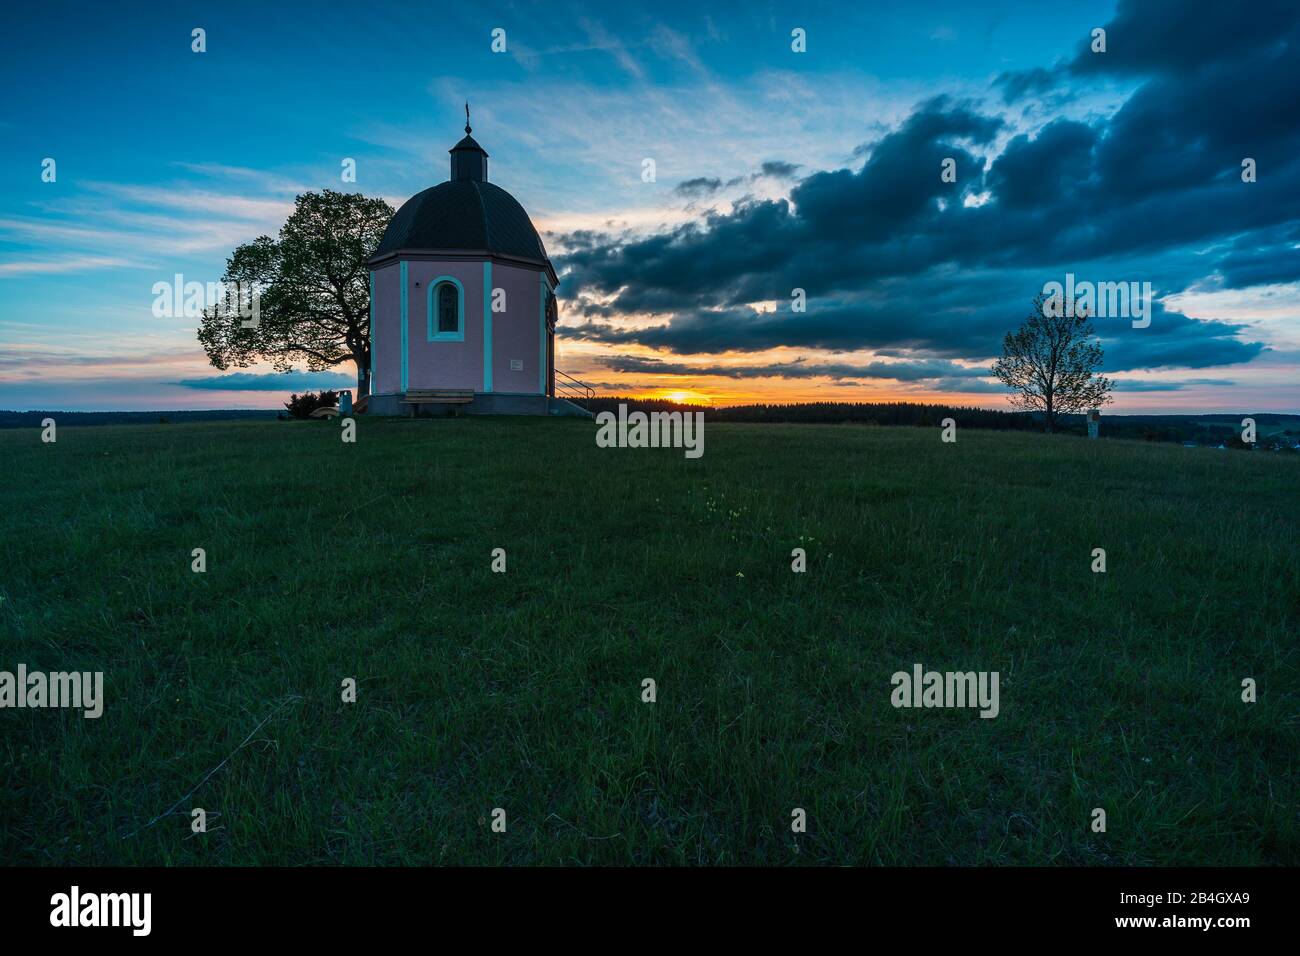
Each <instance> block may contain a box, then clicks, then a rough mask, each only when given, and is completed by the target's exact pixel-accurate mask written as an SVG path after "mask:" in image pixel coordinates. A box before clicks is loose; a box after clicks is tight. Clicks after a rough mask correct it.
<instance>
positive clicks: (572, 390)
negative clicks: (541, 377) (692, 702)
mask: <svg viewBox="0 0 1300 956" xmlns="http://www.w3.org/2000/svg"><path fill="white" fill-rule="evenodd" d="M555 375H556V379H555V391H556V395H557V397H558V398H566V399H569V400H570V401H575V400H576V401H583V402H589V401H591V400H592V399H593V398H595V397H596V390H595V389H594V388H592V387H591V386H590V385H588V384H587V383H586V382H580V381H578V380H577V379H576V378H574V377H573V376H572V375H570V374H568V373H567V372H561V371H560V370H559V369H558V368H557V369H555ZM561 376H562V377H563V378H564V379H565V380H564V381H561V380H560V377H561Z"/></svg>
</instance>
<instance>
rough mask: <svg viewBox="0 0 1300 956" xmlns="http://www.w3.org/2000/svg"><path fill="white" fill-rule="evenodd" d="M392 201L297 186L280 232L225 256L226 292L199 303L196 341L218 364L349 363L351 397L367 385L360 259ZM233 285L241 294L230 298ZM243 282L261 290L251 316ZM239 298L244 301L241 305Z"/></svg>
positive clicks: (375, 239)
mask: <svg viewBox="0 0 1300 956" xmlns="http://www.w3.org/2000/svg"><path fill="white" fill-rule="evenodd" d="M392 217H393V207H392V206H390V205H389V204H388V203H386V202H385V201H384V200H382V199H370V198H367V197H366V196H362V195H360V194H358V193H341V192H334V191H333V190H329V189H326V190H324V191H322V192H318V193H316V192H308V193H303V194H302V195H301V196H299V197H298V198H297V199H296V200H295V202H294V209H293V213H292V214H291V215H290V216H289V218H288V220H286V222H285V224H284V225H283V226H282V227H281V228H280V234H279V236H278V238H275V239H272V238H271V237H270V236H259V237H258V238H257V239H254V240H253V241H252V242H248V243H245V244H243V245H241V246H240V247H239V248H237V249H236V250H235V251H234V253H232V254H231V256H230V258H229V259H227V260H226V272H225V275H224V276H223V280H224V282H225V284H226V289H227V299H226V301H223V302H221V303H219V304H218V305H216V306H214V307H212V308H209V309H206V310H204V313H203V319H202V324H201V325H200V326H199V342H200V343H201V344H202V345H203V348H204V350H205V351H206V352H207V353H208V361H210V362H211V363H212V364H213V365H214V366H216V367H217V368H219V369H228V368H230V367H232V366H234V367H237V368H247V367H248V366H250V365H252V364H254V363H256V362H262V361H265V362H270V363H271V366H272V367H273V368H275V369H276V370H277V371H281V372H284V371H289V370H290V369H293V368H294V367H296V366H297V365H299V364H304V365H306V367H307V369H308V370H309V371H313V372H321V371H325V370H326V369H330V368H334V367H335V366H338V365H342V364H343V363H344V362H355V363H356V366H357V396H358V397H360V396H362V395H366V394H368V393H369V391H370V382H369V375H370V277H369V272H368V270H367V269H366V265H365V263H366V259H367V258H369V256H370V255H371V254H372V253H373V252H374V251H375V248H376V247H377V246H378V245H379V240H380V239H381V238H382V237H383V235H384V229H385V228H387V226H388V222H389V220H391V219H392ZM232 288H237V289H238V290H239V292H240V295H242V296H243V297H244V301H243V302H240V301H239V300H238V297H235V298H233V299H232V298H231V296H230V290H231V289H232ZM250 290H252V291H256V292H257V293H258V295H259V296H260V301H259V314H258V316H257V318H256V320H253V319H250V318H248V316H247V313H248V304H249V303H248V299H247V297H248V296H249V295H250ZM241 306H242V307H243V309H242V313H241Z"/></svg>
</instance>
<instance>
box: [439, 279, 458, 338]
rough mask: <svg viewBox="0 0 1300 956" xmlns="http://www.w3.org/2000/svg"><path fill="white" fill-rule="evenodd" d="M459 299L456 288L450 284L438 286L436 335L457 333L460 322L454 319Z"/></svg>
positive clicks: (445, 283)
mask: <svg viewBox="0 0 1300 956" xmlns="http://www.w3.org/2000/svg"><path fill="white" fill-rule="evenodd" d="M459 300H460V297H459V296H458V295H457V294H456V287H455V286H454V285H452V284H451V283H450V282H444V283H443V284H442V285H440V286H438V333H439V334H440V335H442V334H445V333H447V332H459V331H460V320H459V319H458V318H457V317H456V312H457V309H456V306H457V303H458V302H459Z"/></svg>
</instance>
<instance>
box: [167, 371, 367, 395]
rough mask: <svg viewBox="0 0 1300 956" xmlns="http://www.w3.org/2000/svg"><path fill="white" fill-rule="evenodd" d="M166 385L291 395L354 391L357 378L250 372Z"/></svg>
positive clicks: (324, 373)
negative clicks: (292, 393) (328, 390)
mask: <svg viewBox="0 0 1300 956" xmlns="http://www.w3.org/2000/svg"><path fill="white" fill-rule="evenodd" d="M165 384H167V385H180V386H182V387H184V388H197V389H203V390H205V391H222V392H290V391H312V390H317V389H323V388H325V389H340V388H353V387H355V386H356V384H357V380H356V377H355V376H353V375H345V374H343V373H342V372H283V373H277V374H269V375H256V374H252V373H249V372H232V373H231V374H229V375H212V376H209V377H207V378H188V379H182V380H181V381H179V382H167V383H165Z"/></svg>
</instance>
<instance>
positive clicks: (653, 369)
mask: <svg viewBox="0 0 1300 956" xmlns="http://www.w3.org/2000/svg"><path fill="white" fill-rule="evenodd" d="M601 364H602V365H604V366H605V367H606V368H609V369H612V370H614V371H616V372H633V373H637V374H650V375H699V376H706V375H707V376H721V377H724V378H785V379H807V378H830V379H834V380H836V381H840V380H844V379H895V380H898V381H902V382H919V381H928V380H934V379H944V380H951V379H958V378H982V377H985V376H987V375H988V374H989V371H988V369H985V368H966V367H964V366H961V365H957V364H955V363H953V362H946V361H942V360H936V359H931V360H927V361H919V362H909V361H904V362H866V363H862V364H852V363H839V362H825V363H814V362H805V361H804V360H803V359H796V360H795V361H793V362H774V363H771V364H767V365H716V364H710V365H691V364H688V363H685V362H665V361H663V360H661V359H654V358H642V357H639V356H615V357H610V358H605V359H602V360H601Z"/></svg>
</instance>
